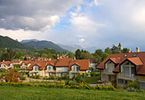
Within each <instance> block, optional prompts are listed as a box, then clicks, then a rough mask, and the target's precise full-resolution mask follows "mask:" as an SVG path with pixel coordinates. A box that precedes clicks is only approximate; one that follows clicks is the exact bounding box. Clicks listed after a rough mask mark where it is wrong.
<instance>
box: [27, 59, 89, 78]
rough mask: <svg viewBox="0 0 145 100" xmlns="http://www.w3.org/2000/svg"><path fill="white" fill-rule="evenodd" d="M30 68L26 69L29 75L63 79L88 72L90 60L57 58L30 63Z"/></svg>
mask: <svg viewBox="0 0 145 100" xmlns="http://www.w3.org/2000/svg"><path fill="white" fill-rule="evenodd" d="M29 64H30V66H29V67H28V68H27V69H28V70H29V75H30V76H34V75H40V76H42V77H45V76H47V77H50V76H56V77H63V76H69V77H70V78H72V77H74V76H76V75H78V74H82V73H86V72H89V68H90V60H88V59H83V60H74V59H71V58H66V57H64V58H59V59H54V60H48V61H43V60H40V61H37V60H35V61H31V62H29Z"/></svg>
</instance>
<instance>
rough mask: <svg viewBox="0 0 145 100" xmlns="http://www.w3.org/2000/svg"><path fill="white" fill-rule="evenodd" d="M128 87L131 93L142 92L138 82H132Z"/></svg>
mask: <svg viewBox="0 0 145 100" xmlns="http://www.w3.org/2000/svg"><path fill="white" fill-rule="evenodd" d="M127 87H128V88H127V90H128V91H129V92H135V91H138V90H140V87H139V82H138V81H137V80H135V81H130V82H129V83H128V86H127Z"/></svg>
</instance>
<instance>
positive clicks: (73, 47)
mask: <svg viewBox="0 0 145 100" xmlns="http://www.w3.org/2000/svg"><path fill="white" fill-rule="evenodd" d="M58 45H59V46H60V47H62V48H63V49H66V50H69V51H71V52H75V51H76V50H77V49H82V47H81V46H79V45H71V46H69V45H63V44H58Z"/></svg>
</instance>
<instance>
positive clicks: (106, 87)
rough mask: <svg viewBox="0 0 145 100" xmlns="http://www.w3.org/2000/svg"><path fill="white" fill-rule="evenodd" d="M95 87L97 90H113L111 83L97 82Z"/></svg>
mask: <svg viewBox="0 0 145 100" xmlns="http://www.w3.org/2000/svg"><path fill="white" fill-rule="evenodd" d="M95 89H98V90H115V88H114V86H113V85H106V84H97V85H96V87H95Z"/></svg>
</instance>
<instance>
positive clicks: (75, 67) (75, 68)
mask: <svg viewBox="0 0 145 100" xmlns="http://www.w3.org/2000/svg"><path fill="white" fill-rule="evenodd" d="M71 70H72V71H80V67H79V66H77V65H73V66H72V67H71Z"/></svg>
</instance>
